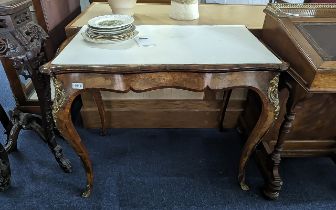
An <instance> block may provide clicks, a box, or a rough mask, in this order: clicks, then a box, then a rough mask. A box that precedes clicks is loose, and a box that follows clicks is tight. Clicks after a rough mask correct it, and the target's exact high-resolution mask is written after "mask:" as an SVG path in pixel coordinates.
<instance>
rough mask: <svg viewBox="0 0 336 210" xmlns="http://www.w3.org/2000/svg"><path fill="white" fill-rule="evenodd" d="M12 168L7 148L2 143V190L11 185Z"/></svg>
mask: <svg viewBox="0 0 336 210" xmlns="http://www.w3.org/2000/svg"><path fill="white" fill-rule="evenodd" d="M10 177H11V169H10V164H9V160H8V155H7V152H6V150H5V148H4V147H3V146H2V144H0V192H2V191H5V190H7V189H8V188H9V186H10Z"/></svg>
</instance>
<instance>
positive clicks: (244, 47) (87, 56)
mask: <svg viewBox="0 0 336 210" xmlns="http://www.w3.org/2000/svg"><path fill="white" fill-rule="evenodd" d="M85 29H86V26H85V27H83V28H82V30H81V32H82V31H83V30H85ZM137 30H138V31H139V32H140V33H139V36H145V37H149V38H150V39H151V40H152V41H153V42H154V43H155V46H151V47H143V46H139V45H138V44H137V43H136V42H135V41H134V40H132V41H131V42H129V43H128V44H125V45H105V44H93V43H89V42H87V41H85V40H84V39H83V37H82V35H81V32H80V33H78V34H77V35H76V36H75V37H74V39H73V40H72V41H71V42H70V43H69V44H68V45H67V46H66V47H65V49H64V50H62V52H61V53H60V54H59V55H58V56H57V57H56V58H55V59H54V60H53V61H52V64H55V65H123V64H126V65H132V64H136V65H152V64H154V65H155V64H280V63H281V61H280V60H279V59H278V58H277V57H276V56H274V55H273V54H272V53H271V52H270V51H269V50H268V49H267V48H266V47H265V46H264V45H263V44H262V43H261V42H260V41H259V40H258V39H257V38H256V37H254V36H253V34H252V33H251V32H250V31H249V30H248V29H247V28H246V27H245V26H241V25H240V26H239V25H235V26H227V25H217V26H206V25H203V26H176V25H141V26H137Z"/></svg>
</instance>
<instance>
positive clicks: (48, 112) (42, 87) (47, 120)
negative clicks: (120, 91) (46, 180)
mask: <svg viewBox="0 0 336 210" xmlns="http://www.w3.org/2000/svg"><path fill="white" fill-rule="evenodd" d="M30 73H31V76H32V77H31V78H32V82H33V84H34V87H35V89H36V94H37V97H38V100H39V104H40V108H41V116H42V127H43V130H44V136H45V139H46V142H47V144H48V146H49V148H50V150H51V151H52V153H53V155H54V157H55V159H56V161H57V162H58V164H59V166H60V167H61V168H62V169H63V171H64V172H66V173H70V172H71V171H72V169H71V163H70V161H69V160H68V159H67V158H65V156H64V154H63V151H62V147H61V146H60V145H59V144H57V142H56V138H55V132H54V122H53V118H52V109H51V103H52V102H51V89H50V76H49V75H45V74H41V73H38V72H36V71H34V70H31V71H30Z"/></svg>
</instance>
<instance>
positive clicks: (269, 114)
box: [238, 75, 279, 190]
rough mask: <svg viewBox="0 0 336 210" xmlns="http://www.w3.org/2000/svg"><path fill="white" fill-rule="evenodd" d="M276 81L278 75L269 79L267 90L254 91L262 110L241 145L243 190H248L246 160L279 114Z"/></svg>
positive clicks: (241, 182)
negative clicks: (243, 143)
mask: <svg viewBox="0 0 336 210" xmlns="http://www.w3.org/2000/svg"><path fill="white" fill-rule="evenodd" d="M278 82H279V76H278V75H277V76H276V77H274V78H273V79H272V80H271V81H270V87H269V89H268V90H265V91H261V90H258V91H256V92H257V94H258V95H259V97H260V99H261V101H262V111H261V114H260V117H259V119H258V122H257V124H256V125H255V127H254V128H253V130H252V132H251V134H250V136H249V137H248V139H247V141H246V143H245V145H244V147H243V151H242V154H241V158H240V163H239V174H238V181H239V184H240V187H241V188H242V189H243V190H249V186H248V185H247V184H246V181H245V170H246V165H247V162H248V160H249V159H250V157H251V155H252V153H253V152H254V151H255V149H256V147H257V146H258V144H259V143H260V142H261V140H262V137H263V136H264V135H265V134H266V132H267V131H268V130H269V128H270V127H271V125H272V124H273V122H274V120H275V119H276V117H277V116H278V114H279V98H278Z"/></svg>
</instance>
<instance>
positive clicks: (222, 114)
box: [218, 89, 232, 131]
mask: <svg viewBox="0 0 336 210" xmlns="http://www.w3.org/2000/svg"><path fill="white" fill-rule="evenodd" d="M231 94H232V89H230V90H225V91H224V95H223V107H222V108H221V110H220V114H219V117H220V119H219V125H218V127H219V130H220V131H223V130H224V127H223V123H224V119H225V114H226V110H227V107H228V105H229V102H230V97H231Z"/></svg>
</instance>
